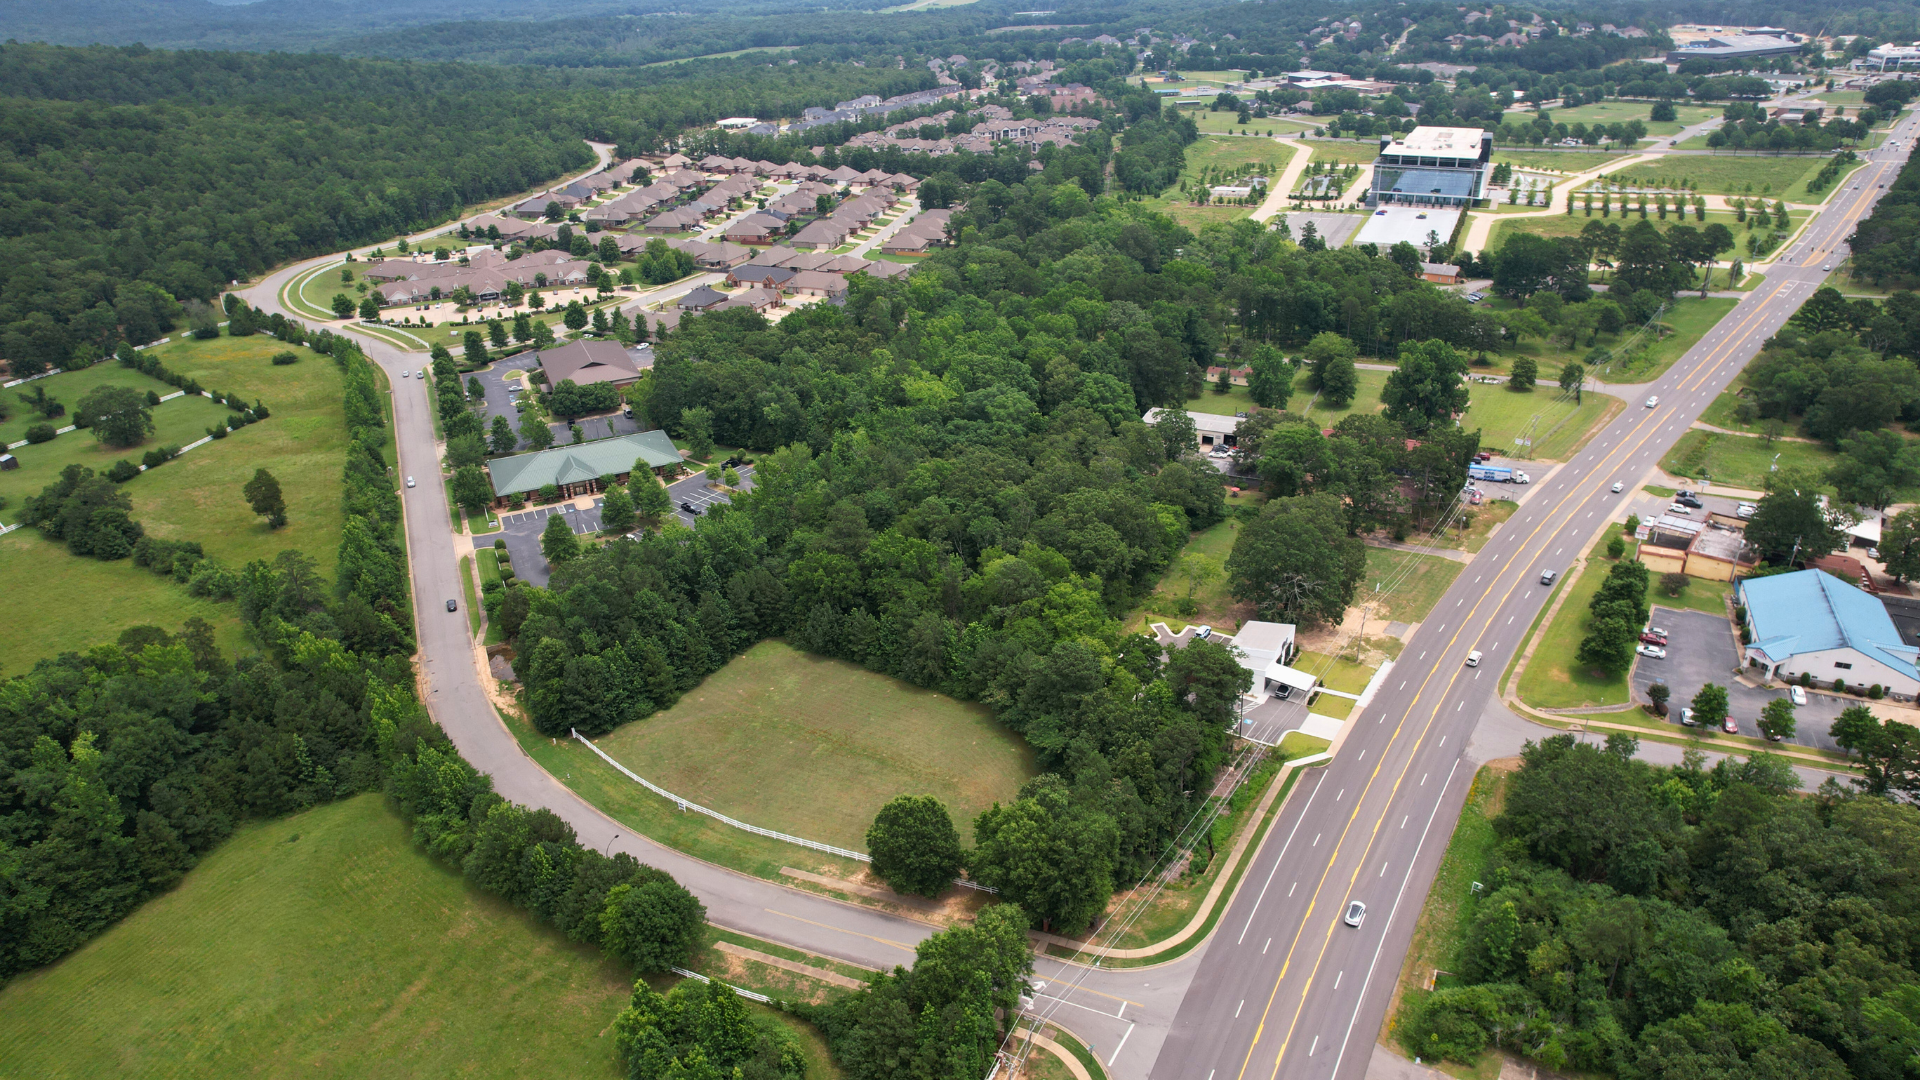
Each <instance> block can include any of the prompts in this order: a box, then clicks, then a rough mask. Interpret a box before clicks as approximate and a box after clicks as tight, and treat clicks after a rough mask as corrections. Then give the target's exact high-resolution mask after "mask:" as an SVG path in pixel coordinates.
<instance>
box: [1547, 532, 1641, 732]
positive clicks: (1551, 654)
mask: <svg viewBox="0 0 1920 1080" xmlns="http://www.w3.org/2000/svg"><path fill="white" fill-rule="evenodd" d="M1608 535H1614V534H1612V533H1609V534H1608ZM1605 545H1606V540H1605V538H1602V540H1601V541H1600V543H1599V544H1598V545H1596V548H1595V550H1596V551H1604V550H1605ZM1622 557H1623V558H1629V559H1630V558H1632V557H1633V545H1632V543H1631V542H1629V543H1628V545H1627V554H1626V555H1624V556H1622ZM1612 566H1613V560H1612V559H1609V558H1607V557H1606V556H1605V555H1604V554H1590V555H1589V556H1588V557H1587V559H1586V560H1585V562H1584V563H1575V564H1574V565H1573V566H1569V567H1568V568H1567V574H1568V575H1572V574H1573V572H1574V570H1575V569H1579V570H1580V576H1579V577H1577V578H1575V579H1574V580H1573V581H1571V582H1567V583H1565V584H1563V585H1562V586H1561V588H1563V589H1568V590H1571V591H1570V592H1568V594H1567V597H1566V600H1565V602H1563V603H1562V604H1561V605H1560V610H1559V611H1558V612H1556V613H1555V614H1554V617H1553V621H1552V622H1550V623H1548V624H1547V625H1546V628H1545V629H1543V630H1542V631H1541V632H1540V634H1539V636H1538V637H1537V638H1536V639H1535V641H1534V645H1533V656H1532V657H1530V658H1529V659H1528V660H1527V666H1526V670H1525V671H1523V672H1521V673H1520V700H1521V701H1524V702H1526V703H1527V704H1529V705H1532V706H1535V707H1536V708H1542V709H1566V708H1577V707H1579V706H1583V705H1624V704H1625V703H1626V701H1627V677H1626V676H1625V675H1621V676H1619V677H1617V678H1614V677H1609V676H1607V675H1604V674H1598V673H1596V672H1595V671H1594V670H1593V669H1591V668H1589V667H1587V666H1586V665H1585V664H1582V663H1580V662H1579V661H1578V660H1576V659H1574V655H1575V654H1576V653H1578V652H1579V651H1580V641H1581V639H1583V638H1584V637H1586V634H1587V622H1588V613H1587V605H1589V604H1591V603H1592V602H1593V594H1594V593H1596V592H1599V591H1600V582H1601V581H1602V580H1603V579H1605V578H1606V576H1607V571H1608V570H1609V569H1611V568H1612ZM1562 580H1563V581H1564V580H1565V579H1564V578H1563V579H1562ZM1648 591H1649V592H1650V593H1651V592H1656V591H1657V590H1654V589H1649V590H1648Z"/></svg>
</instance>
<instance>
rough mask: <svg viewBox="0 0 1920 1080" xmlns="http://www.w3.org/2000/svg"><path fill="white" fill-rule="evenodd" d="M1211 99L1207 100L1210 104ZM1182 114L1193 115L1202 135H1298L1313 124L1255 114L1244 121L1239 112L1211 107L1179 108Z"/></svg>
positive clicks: (1311, 128) (1309, 129) (1308, 129)
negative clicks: (1216, 109) (1249, 133)
mask: <svg viewBox="0 0 1920 1080" xmlns="http://www.w3.org/2000/svg"><path fill="white" fill-rule="evenodd" d="M1212 103H1213V102H1212V99H1210V98H1209V99H1208V100H1207V104H1209V105H1211V104H1212ZM1180 114H1181V115H1182V116H1191V117H1193V124H1194V126H1195V127H1197V128H1199V129H1200V133H1201V134H1202V135H1228V134H1238V133H1240V132H1242V131H1248V132H1252V133H1254V134H1256V135H1265V134H1266V133H1267V132H1269V131H1271V132H1273V133H1274V134H1275V135H1298V134H1300V133H1301V132H1303V131H1312V130H1313V125H1312V124H1309V123H1305V122H1303V121H1299V120H1288V119H1282V118H1280V117H1278V116H1256V117H1254V118H1253V119H1251V120H1248V121H1247V122H1246V123H1244V124H1243V123H1241V122H1240V114H1239V113H1230V112H1215V111H1214V110H1212V109H1181V110H1180Z"/></svg>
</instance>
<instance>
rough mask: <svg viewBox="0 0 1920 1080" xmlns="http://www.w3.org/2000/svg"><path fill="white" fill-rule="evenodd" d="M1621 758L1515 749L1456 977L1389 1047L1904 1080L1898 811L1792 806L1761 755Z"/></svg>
mask: <svg viewBox="0 0 1920 1080" xmlns="http://www.w3.org/2000/svg"><path fill="white" fill-rule="evenodd" d="M1849 711H1850V712H1858V713H1861V714H1865V721H1866V726H1867V727H1869V728H1872V727H1877V726H1878V725H1877V724H1876V723H1875V721H1874V719H1873V717H1872V716H1871V715H1870V714H1866V710H1864V709H1856V710H1849ZM1844 719H1845V718H1843V720H1844ZM1838 726H1839V725H1836V728H1838ZM1634 749H1635V740H1634V739H1633V738H1632V737H1631V736H1627V735H1618V734H1616V735H1612V736H1609V737H1608V739H1607V743H1606V746H1605V747H1604V748H1603V747H1600V746H1596V745H1594V744H1592V743H1589V742H1582V741H1576V740H1575V738H1574V736H1572V735H1556V736H1554V737H1552V738H1549V739H1546V740H1544V741H1542V742H1540V743H1537V744H1534V743H1530V744H1528V747H1527V749H1526V751H1525V752H1524V754H1523V755H1522V762H1523V764H1522V766H1521V768H1520V770H1519V771H1518V772H1516V773H1514V774H1513V776H1512V777H1511V778H1510V779H1509V780H1508V781H1507V792H1506V801H1505V807H1504V810H1503V811H1502V812H1501V814H1500V816H1499V817H1498V818H1496V819H1495V820H1494V823H1493V824H1494V828H1495V830H1496V834H1497V836H1498V838H1499V844H1498V847H1497V848H1496V849H1495V851H1494V853H1493V856H1492V858H1491V860H1490V861H1489V863H1488V864H1487V865H1486V866H1484V867H1476V868H1475V876H1476V877H1477V878H1478V879H1479V880H1480V881H1482V882H1484V883H1485V886H1486V891H1485V894H1484V895H1483V896H1480V897H1478V898H1476V899H1475V900H1473V901H1472V902H1471V905H1470V907H1469V908H1468V909H1467V915H1466V919H1465V925H1464V926H1463V927H1462V929H1461V941H1460V946H1459V956H1460V961H1461V970H1460V971H1459V972H1458V973H1457V977H1458V980H1459V981H1458V983H1457V984H1456V985H1452V986H1445V987H1443V988H1441V989H1438V990H1435V991H1433V992H1431V993H1424V994H1419V995H1417V996H1415V997H1413V998H1411V999H1410V1000H1409V1002H1408V1003H1407V1005H1406V1006H1405V1008H1404V1009H1403V1010H1402V1013H1401V1015H1400V1017H1399V1020H1398V1022H1397V1035H1398V1037H1399V1039H1400V1041H1401V1043H1402V1044H1403V1045H1404V1046H1405V1047H1406V1048H1407V1050H1408V1052H1410V1053H1416V1054H1421V1055H1424V1056H1426V1057H1428V1058H1440V1057H1445V1058H1449V1059H1451V1060H1454V1061H1462V1062H1472V1061H1474V1060H1476V1059H1477V1058H1478V1057H1479V1055H1480V1054H1481V1053H1482V1052H1483V1051H1484V1050H1485V1049H1486V1048H1487V1047H1489V1046H1496V1045H1497V1046H1500V1047H1503V1048H1505V1049H1508V1050H1512V1051H1514V1052H1516V1053H1519V1054H1523V1055H1525V1056H1527V1057H1530V1058H1532V1059H1534V1060H1535V1061H1537V1062H1539V1063H1540V1064H1542V1065H1544V1066H1546V1067H1548V1068H1552V1069H1571V1070H1579V1071H1597V1072H1605V1073H1611V1074H1613V1075H1616V1076H1619V1077H1621V1078H1622V1080H1642V1078H1645V1080H1656V1078H1668V1077H1676V1076H1687V1077H1709V1076H1725V1077H1734V1076H1741V1077H1753V1078H1756V1080H1846V1078H1848V1077H1858V1078H1860V1080H1899V1078H1902V1077H1909V1076H1912V1075H1913V1069H1914V1062H1915V1061H1916V1060H1920V1057H1917V1056H1916V1055H1920V971H1917V970H1916V965H1917V964H1920V954H1916V952H1915V942H1916V941H1920V923H1916V920H1917V919H1920V885H1916V880H1917V879H1916V871H1920V863H1916V853H1920V810H1916V809H1915V808H1914V807H1913V806H1912V805H1911V804H1908V803H1901V802H1895V801H1893V800H1891V799H1889V798H1885V797H1881V796H1876V795H1873V794H1868V793H1866V792H1853V791H1848V790H1845V789H1843V788H1841V787H1840V786H1839V785H1838V784H1835V783H1833V782H1831V781H1830V782H1829V783H1828V784H1827V785H1826V786H1824V787H1822V788H1821V789H1820V791H1819V792H1817V793H1814V794H1813V795H1811V796H1809V795H1805V794H1802V793H1800V792H1798V791H1796V790H1795V789H1797V788H1798V787H1799V786H1800V782H1799V778H1798V777H1796V776H1795V775H1794V773H1793V771H1792V770H1791V769H1789V768H1788V767H1787V766H1786V765H1785V763H1783V762H1782V761H1781V760H1779V759H1778V758H1773V757H1770V756H1768V755H1764V754H1762V755H1756V756H1755V757H1753V758H1751V759H1749V760H1747V761H1744V762H1741V761H1736V760H1734V759H1732V758H1728V759H1726V760H1723V761H1721V762H1720V763H1719V764H1717V765H1715V766H1714V767H1713V768H1711V769H1707V768H1704V767H1703V764H1702V759H1701V755H1699V754H1698V753H1697V752H1695V751H1688V752H1687V760H1686V762H1685V763H1684V764H1682V765H1679V766H1675V767H1660V766H1654V765H1649V764H1647V763H1645V762H1643V761H1638V760H1635V759H1634V757H1633V752H1634Z"/></svg>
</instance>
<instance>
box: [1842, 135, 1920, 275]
mask: <svg viewBox="0 0 1920 1080" xmlns="http://www.w3.org/2000/svg"><path fill="white" fill-rule="evenodd" d="M1847 246H1848V247H1849V248H1850V249H1851V250H1852V251H1853V276H1855V277H1858V278H1864V279H1866V280H1868V281H1871V282H1873V283H1874V284H1876V285H1883V284H1888V283H1893V284H1901V285H1908V286H1910V285H1912V284H1913V283H1914V282H1915V281H1916V280H1920V161H1916V160H1915V159H1913V158H1908V159H1907V163H1906V164H1905V165H1903V166H1901V167H1900V173H1899V175H1897V176H1895V177H1894V178H1893V183H1891V184H1888V185H1887V190H1886V194H1884V195H1881V196H1880V198H1879V200H1878V201H1876V202H1875V203H1874V204H1873V212H1872V213H1870V214H1868V215H1867V216H1866V219H1865V220H1863V221H1861V222H1860V224H1859V225H1858V226H1857V227H1855V229H1854V230H1853V235H1852V236H1849V237H1847Z"/></svg>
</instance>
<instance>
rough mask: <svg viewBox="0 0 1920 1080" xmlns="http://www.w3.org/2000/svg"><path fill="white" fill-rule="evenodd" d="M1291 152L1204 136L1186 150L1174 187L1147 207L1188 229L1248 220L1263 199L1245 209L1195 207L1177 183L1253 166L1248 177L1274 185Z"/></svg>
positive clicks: (1259, 142)
mask: <svg viewBox="0 0 1920 1080" xmlns="http://www.w3.org/2000/svg"><path fill="white" fill-rule="evenodd" d="M1293 155H1294V149H1293V148H1292V147H1290V146H1282V145H1281V144H1280V143H1277V142H1275V141H1273V140H1272V139H1253V138H1246V139H1240V138H1233V139H1229V138H1225V137H1223V136H1219V135H1203V136H1201V137H1200V140H1199V141H1198V142H1196V143H1194V144H1193V145H1192V146H1189V147H1187V164H1186V168H1185V169H1183V170H1181V172H1180V180H1179V182H1176V183H1175V184H1174V186H1173V187H1170V188H1168V189H1167V190H1166V191H1164V192H1162V193H1161V195H1160V196H1159V197H1158V198H1155V199H1152V200H1150V201H1149V203H1148V205H1149V206H1150V207H1151V208H1152V209H1154V210H1157V211H1159V212H1160V213H1163V214H1166V215H1167V216H1168V217H1171V218H1173V219H1174V220H1175V221H1178V222H1180V223H1181V224H1182V225H1185V226H1187V227H1188V228H1190V229H1199V228H1201V227H1203V226H1206V225H1209V224H1212V223H1214V222H1216V221H1234V220H1237V219H1239V218H1244V217H1247V216H1248V215H1250V214H1252V213H1253V212H1254V211H1255V210H1257V209H1259V208H1260V202H1259V201H1258V200H1260V199H1263V198H1264V196H1263V195H1258V194H1256V195H1255V196H1254V198H1255V200H1256V201H1254V202H1253V203H1251V204H1250V205H1247V206H1240V205H1224V206H1195V205H1193V203H1192V201H1191V200H1189V199H1188V198H1187V197H1186V196H1184V195H1182V194H1181V193H1180V186H1179V185H1180V183H1188V182H1192V181H1196V180H1198V179H1199V177H1200V175H1201V173H1202V172H1203V171H1205V170H1207V169H1224V170H1227V171H1229V172H1234V171H1238V170H1239V169H1241V168H1242V167H1243V166H1255V167H1257V169H1258V171H1257V172H1251V173H1248V174H1247V175H1250V176H1261V175H1264V176H1265V177H1267V179H1268V180H1269V181H1277V180H1278V179H1279V177H1280V174H1281V173H1282V172H1285V171H1286V168H1287V162H1289V161H1291V160H1292V159H1293Z"/></svg>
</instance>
